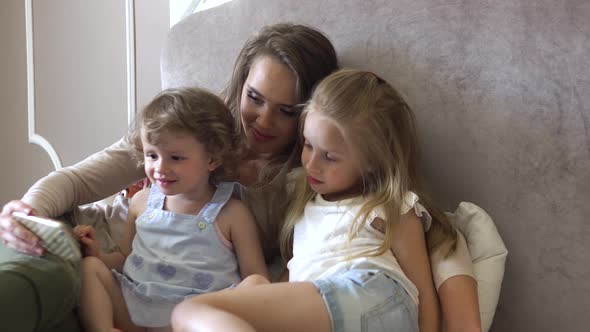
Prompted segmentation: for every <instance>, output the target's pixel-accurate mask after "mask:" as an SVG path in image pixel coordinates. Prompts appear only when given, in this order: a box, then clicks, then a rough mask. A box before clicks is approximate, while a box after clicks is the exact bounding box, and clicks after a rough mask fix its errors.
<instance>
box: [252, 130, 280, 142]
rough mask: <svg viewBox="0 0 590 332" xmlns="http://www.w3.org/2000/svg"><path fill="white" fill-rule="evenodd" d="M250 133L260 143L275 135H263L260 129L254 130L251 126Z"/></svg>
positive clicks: (271, 138)
mask: <svg viewBox="0 0 590 332" xmlns="http://www.w3.org/2000/svg"><path fill="white" fill-rule="evenodd" d="M252 135H254V139H255V140H256V141H257V142H260V143H266V142H269V141H271V140H273V139H274V138H275V137H274V136H271V135H265V134H263V133H261V132H260V131H258V130H256V128H254V127H252Z"/></svg>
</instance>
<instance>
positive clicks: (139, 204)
mask: <svg viewBox="0 0 590 332" xmlns="http://www.w3.org/2000/svg"><path fill="white" fill-rule="evenodd" d="M149 197H150V188H149V187H147V188H143V189H141V190H140V191H138V192H136V193H135V194H134V195H133V197H131V198H130V199H129V212H131V213H133V214H135V215H140V214H141V213H143V211H145V209H146V208H147V202H148V198H149Z"/></svg>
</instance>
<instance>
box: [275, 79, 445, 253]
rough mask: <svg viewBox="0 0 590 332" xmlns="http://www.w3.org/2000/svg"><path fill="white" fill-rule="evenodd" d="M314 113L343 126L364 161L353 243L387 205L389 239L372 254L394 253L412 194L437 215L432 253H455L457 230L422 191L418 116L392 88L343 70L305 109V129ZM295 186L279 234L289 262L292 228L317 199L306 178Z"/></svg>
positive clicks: (351, 233)
mask: <svg viewBox="0 0 590 332" xmlns="http://www.w3.org/2000/svg"><path fill="white" fill-rule="evenodd" d="M310 112H320V113H321V114H322V115H323V116H326V117H328V118H330V119H332V120H333V121H334V122H335V123H336V124H338V126H339V129H340V130H341V131H342V134H343V136H344V137H345V140H347V143H348V144H349V145H350V146H351V147H352V149H353V151H354V153H355V154H356V155H355V157H356V158H358V160H359V161H360V162H361V169H362V180H363V187H362V196H363V197H364V198H365V203H364V204H363V206H362V208H361V209H360V211H359V212H358V214H357V215H356V216H355V223H353V225H352V227H351V228H350V229H349V239H352V238H353V237H354V235H355V234H356V233H357V232H358V231H359V230H360V229H362V228H363V227H364V226H365V225H366V223H367V221H368V218H369V216H370V214H371V211H373V210H374V209H376V208H377V207H382V208H383V209H384V212H385V240H384V242H383V244H382V245H381V246H380V247H379V248H378V249H377V250H375V251H373V252H369V253H367V255H371V256H378V255H381V254H383V253H384V252H386V251H387V250H389V249H390V248H391V244H392V243H391V242H392V238H393V225H394V224H395V223H396V222H398V221H399V220H400V216H401V209H402V204H403V199H404V196H405V194H406V193H407V192H408V191H413V192H415V193H416V194H418V196H419V197H420V202H421V203H422V205H424V207H425V208H426V209H427V210H428V212H429V213H430V214H431V216H432V217H433V218H432V219H433V220H432V225H431V227H430V230H429V231H428V233H427V241H428V249H429V250H431V251H432V250H434V249H436V248H438V247H440V246H441V245H443V244H445V245H446V246H447V247H446V248H447V252H446V253H447V254H449V253H451V252H453V251H454V250H455V248H456V243H457V238H456V232H455V229H454V228H453V226H452V225H451V224H450V222H449V220H448V219H447V218H446V216H445V215H444V214H443V213H442V212H440V211H439V210H437V209H436V208H435V207H434V206H433V205H432V204H431V203H430V200H429V198H428V195H427V194H426V192H425V191H424V189H423V188H422V181H421V177H420V174H419V167H418V166H419V162H418V159H419V151H418V139H417V135H416V125H415V118H414V114H413V112H412V110H411V109H410V107H409V106H408V104H407V103H406V102H405V101H404V99H403V98H402V97H401V95H400V94H399V93H398V92H397V91H396V90H395V89H394V88H393V87H392V86H391V85H390V84H388V83H387V82H385V81H384V80H383V79H381V78H379V77H378V76H377V75H375V74H373V73H371V72H366V71H359V70H353V69H343V70H340V71H338V72H335V73H333V74H332V75H330V76H328V77H327V78H325V79H324V80H323V81H322V82H321V83H320V84H319V85H318V86H317V88H316V89H315V91H314V93H313V95H312V98H311V100H310V102H309V103H308V105H307V106H306V108H305V110H304V111H303V115H302V120H301V125H300V131H301V130H302V128H303V124H304V122H305V116H306V115H307V114H309V113H310ZM302 173H303V172H302ZM302 175H303V174H302ZM295 186H296V189H295V193H294V197H293V199H292V201H291V203H290V205H289V208H288V212H287V218H286V222H285V224H284V226H283V229H282V231H281V236H280V241H281V253H282V255H283V258H284V259H289V258H290V257H291V256H292V240H293V229H294V228H295V224H296V223H297V221H298V220H299V219H300V217H301V216H302V214H303V211H304V209H305V206H306V205H307V203H308V202H309V201H311V200H312V199H314V197H315V195H316V194H315V193H314V192H313V191H312V190H311V187H310V186H309V184H308V182H307V181H306V180H305V178H304V177H300V178H299V179H298V180H297V182H296V185H295Z"/></svg>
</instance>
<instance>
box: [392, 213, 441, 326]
mask: <svg viewBox="0 0 590 332" xmlns="http://www.w3.org/2000/svg"><path fill="white" fill-rule="evenodd" d="M391 250H392V251H393V254H394V255H395V257H396V258H397V261H398V263H399V265H400V267H401V268H402V270H403V271H404V273H405V274H406V276H407V277H408V278H409V279H410V280H411V281H412V282H413V283H414V285H416V288H417V289H418V292H419V305H418V319H419V323H420V331H421V332H427V331H439V330H440V313H439V307H438V299H437V297H436V291H435V289H434V282H433V281H432V273H431V271H430V261H429V258H428V251H427V249H426V238H425V234H424V227H423V226H422V222H421V221H420V219H418V217H417V216H416V214H415V213H414V210H410V212H408V213H406V214H404V215H403V216H402V218H401V220H400V222H399V223H397V224H395V225H394V228H393V242H392V245H391Z"/></svg>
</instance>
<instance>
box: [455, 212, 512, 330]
mask: <svg viewBox="0 0 590 332" xmlns="http://www.w3.org/2000/svg"><path fill="white" fill-rule="evenodd" d="M447 215H448V216H449V218H450V220H451V222H453V223H454V225H455V226H456V227H457V229H459V230H460V231H461V232H462V233H463V235H464V236H465V239H466V240H467V247H468V248H469V253H470V254H471V259H472V261H473V267H474V273H475V278H476V280H477V293H478V296H479V310H480V313H481V323H482V329H483V331H488V330H489V328H490V326H491V325H492V321H493V319H494V313H495V312H496V306H497V305H498V298H499V297H500V289H501V286H502V279H503V278H504V264H505V262H506V255H507V254H508V250H507V249H506V246H505V245H504V242H503V241H502V238H501V237H500V234H499V233H498V230H497V228H496V225H494V222H493V221H492V218H491V217H490V216H489V215H488V214H487V213H486V212H485V211H484V210H482V209H481V208H480V207H479V206H477V205H475V204H473V203H467V202H461V203H460V204H459V206H458V207H457V210H455V212H454V213H452V214H451V213H447Z"/></svg>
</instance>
